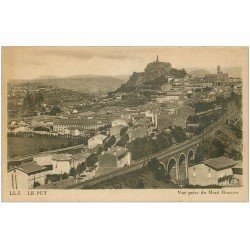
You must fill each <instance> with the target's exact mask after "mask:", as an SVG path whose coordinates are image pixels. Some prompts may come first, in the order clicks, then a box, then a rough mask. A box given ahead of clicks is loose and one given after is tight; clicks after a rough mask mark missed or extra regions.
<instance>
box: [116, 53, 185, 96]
mask: <svg viewBox="0 0 250 250" xmlns="http://www.w3.org/2000/svg"><path fill="white" fill-rule="evenodd" d="M186 74H187V73H186V71H185V70H184V69H181V70H178V69H175V68H172V67H171V64H170V63H169V62H159V60H158V58H157V60H156V61H154V62H151V63H149V64H148V65H147V66H146V68H145V70H144V71H143V72H134V73H133V74H132V75H131V76H130V78H129V80H128V81H127V82H126V83H125V84H123V85H122V86H121V87H120V88H118V89H117V90H116V92H132V91H134V90H136V89H138V88H145V87H146V88H149V89H159V87H160V86H161V85H162V84H164V83H166V82H168V77H174V78H183V77H184V76H185V75H186Z"/></svg>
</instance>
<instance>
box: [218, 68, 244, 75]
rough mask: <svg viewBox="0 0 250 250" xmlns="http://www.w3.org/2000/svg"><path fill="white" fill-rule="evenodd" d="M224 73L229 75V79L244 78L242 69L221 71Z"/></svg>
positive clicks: (223, 69)
mask: <svg viewBox="0 0 250 250" xmlns="http://www.w3.org/2000/svg"><path fill="white" fill-rule="evenodd" d="M221 70H222V71H223V72H224V73H228V76H229V77H242V68H241V67H228V68H222V69H221Z"/></svg>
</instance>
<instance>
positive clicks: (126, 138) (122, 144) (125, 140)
mask: <svg viewBox="0 0 250 250" xmlns="http://www.w3.org/2000/svg"><path fill="white" fill-rule="evenodd" d="M128 141H129V136H128V134H125V135H124V136H123V137H122V138H121V140H120V141H118V142H117V143H116V146H120V147H125V146H126V144H127V143H128Z"/></svg>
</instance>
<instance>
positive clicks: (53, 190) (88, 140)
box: [2, 46, 249, 202]
mask: <svg viewBox="0 0 250 250" xmlns="http://www.w3.org/2000/svg"><path fill="white" fill-rule="evenodd" d="M248 79H249V78H248V47H49V46H47V47H2V200H3V201H20V202H26V201H42V202H51V201H74V202H77V201H79V202H80V201H180V202H184V201H192V202H193V201H204V202H205V201H214V202H216V201H232V202H236V201H238V202H242V201H248V185H249V178H248Z"/></svg>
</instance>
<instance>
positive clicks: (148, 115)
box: [145, 110, 157, 125]
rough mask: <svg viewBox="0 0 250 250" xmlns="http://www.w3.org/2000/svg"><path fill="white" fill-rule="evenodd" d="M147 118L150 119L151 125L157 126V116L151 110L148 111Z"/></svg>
mask: <svg viewBox="0 0 250 250" xmlns="http://www.w3.org/2000/svg"><path fill="white" fill-rule="evenodd" d="M145 116H146V117H147V118H148V119H149V121H150V122H151V124H153V125H156V122H157V121H156V119H157V115H156V114H155V113H153V112H151V111H150V110H147V111H146V112H145Z"/></svg>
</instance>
